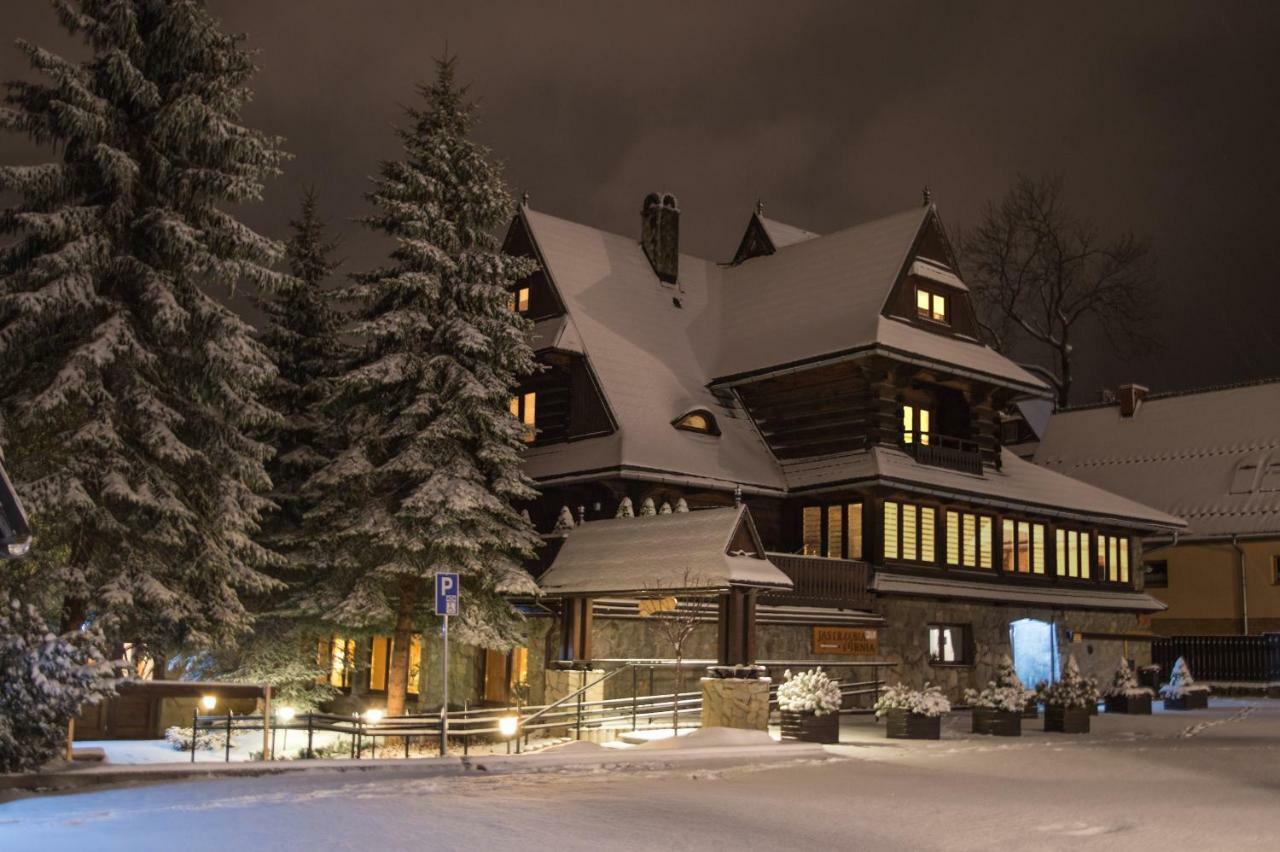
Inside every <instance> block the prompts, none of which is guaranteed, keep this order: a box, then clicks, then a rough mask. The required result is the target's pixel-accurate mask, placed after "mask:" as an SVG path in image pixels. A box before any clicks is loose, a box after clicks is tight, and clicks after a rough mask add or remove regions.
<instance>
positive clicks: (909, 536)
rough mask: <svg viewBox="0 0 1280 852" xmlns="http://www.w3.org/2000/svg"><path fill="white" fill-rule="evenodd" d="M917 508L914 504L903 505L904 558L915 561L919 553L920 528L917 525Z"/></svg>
mask: <svg viewBox="0 0 1280 852" xmlns="http://www.w3.org/2000/svg"><path fill="white" fill-rule="evenodd" d="M916 518H917V507H916V506H915V505H914V504H913V503H904V504H903V505H902V558H903V559H915V558H916V554H917V553H918V552H919V544H920V538H919V528H918V526H917V524H916Z"/></svg>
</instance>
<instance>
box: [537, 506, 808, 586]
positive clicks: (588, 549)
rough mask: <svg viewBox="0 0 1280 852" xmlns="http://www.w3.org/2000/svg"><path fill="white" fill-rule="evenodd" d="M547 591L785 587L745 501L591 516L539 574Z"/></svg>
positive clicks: (784, 577) (784, 578) (784, 579)
mask: <svg viewBox="0 0 1280 852" xmlns="http://www.w3.org/2000/svg"><path fill="white" fill-rule="evenodd" d="M538 584H539V585H540V586H541V587H542V590H543V592H544V593H545V594H547V595H548V596H551V597H568V596H595V595H601V594H609V595H640V596H648V595H653V596H663V595H670V594H674V593H677V592H694V591H697V592H722V591H728V590H729V589H730V587H735V588H757V589H770V590H783V591H786V590H790V589H791V588H792V583H791V579H790V578H789V577H787V575H786V574H784V573H782V571H781V570H779V569H778V567H777V566H775V565H774V564H773V563H772V562H770V561H769V560H768V559H767V558H765V552H764V547H763V545H762V544H761V543H760V536H759V534H758V533H757V532H756V528H755V524H754V523H753V522H752V520H751V513H750V512H748V511H747V507H746V506H737V507H732V508H725V509H704V510H701V511H696V512H678V513H674V514H670V515H651V516H649V517H638V518H614V519H613V520H608V521H590V522H588V523H585V524H583V525H582V526H580V527H578V528H577V529H575V530H573V531H572V532H570V533H569V537H568V539H567V540H566V541H565V543H564V546H563V547H561V548H560V552H559V553H558V554H556V558H555V560H554V561H553V562H552V563H551V567H550V568H548V569H547V570H546V572H545V573H544V574H543V575H542V577H541V578H539V580H538Z"/></svg>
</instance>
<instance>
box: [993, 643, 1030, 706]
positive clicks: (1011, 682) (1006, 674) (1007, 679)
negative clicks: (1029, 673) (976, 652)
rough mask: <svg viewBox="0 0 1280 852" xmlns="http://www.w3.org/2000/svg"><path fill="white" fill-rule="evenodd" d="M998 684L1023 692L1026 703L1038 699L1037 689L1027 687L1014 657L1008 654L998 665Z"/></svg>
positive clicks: (1023, 699)
mask: <svg viewBox="0 0 1280 852" xmlns="http://www.w3.org/2000/svg"><path fill="white" fill-rule="evenodd" d="M996 686H999V687H1009V688H1011V689H1016V690H1018V691H1019V692H1021V693H1022V701H1023V703H1024V704H1030V703H1031V702H1033V701H1035V700H1036V695H1037V689H1027V687H1026V685H1025V684H1023V682H1022V678H1020V677H1018V672H1017V670H1016V669H1015V668H1014V667H1013V658H1012V657H1010V656H1009V655H1008V654H1005V655H1003V656H1002V657H1000V664H999V665H998V666H996Z"/></svg>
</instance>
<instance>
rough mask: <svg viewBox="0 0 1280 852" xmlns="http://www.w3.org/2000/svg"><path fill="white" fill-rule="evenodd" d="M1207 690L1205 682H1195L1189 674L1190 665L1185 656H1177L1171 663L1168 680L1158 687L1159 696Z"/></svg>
mask: <svg viewBox="0 0 1280 852" xmlns="http://www.w3.org/2000/svg"><path fill="white" fill-rule="evenodd" d="M1208 691H1209V687H1208V686H1207V685H1206V684H1203V683H1196V679H1195V678H1193V677H1192V676H1191V667H1190V666H1188V665H1187V660H1186V658H1185V657H1179V658H1178V661H1177V662H1176V663H1174V664H1173V671H1171V672H1170V673H1169V682H1168V683H1166V684H1165V685H1164V686H1162V687H1160V697H1161V698H1181V697H1182V696H1184V695H1186V694H1187V693H1190V692H1208Z"/></svg>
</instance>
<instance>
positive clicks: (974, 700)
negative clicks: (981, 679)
mask: <svg viewBox="0 0 1280 852" xmlns="http://www.w3.org/2000/svg"><path fill="white" fill-rule="evenodd" d="M964 700H965V701H966V702H967V703H969V704H972V705H973V706H974V707H985V708H987V709H989V710H998V711H1000V712H1001V713H1021V712H1022V708H1023V707H1025V706H1026V704H1027V691H1026V690H1025V689H1023V688H1022V687H1021V686H1001V685H1000V684H999V683H997V682H996V681H994V680H993V681H989V682H988V683H987V688H986V689H984V690H982V691H981V692H979V691H978V690H976V689H966V690H965V691H964Z"/></svg>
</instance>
